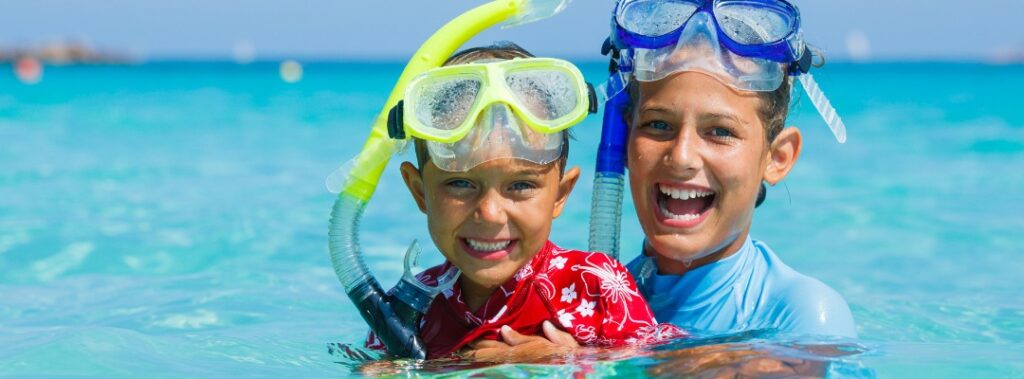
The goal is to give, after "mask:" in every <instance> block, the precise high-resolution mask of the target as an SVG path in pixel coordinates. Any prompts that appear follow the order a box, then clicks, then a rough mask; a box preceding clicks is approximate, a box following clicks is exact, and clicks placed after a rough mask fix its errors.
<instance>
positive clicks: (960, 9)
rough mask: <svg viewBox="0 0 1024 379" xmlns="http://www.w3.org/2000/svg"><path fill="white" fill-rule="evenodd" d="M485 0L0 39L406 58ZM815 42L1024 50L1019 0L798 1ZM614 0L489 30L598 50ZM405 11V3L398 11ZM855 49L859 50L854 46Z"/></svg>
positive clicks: (535, 45) (377, 3) (875, 47)
mask: <svg viewBox="0 0 1024 379" xmlns="http://www.w3.org/2000/svg"><path fill="white" fill-rule="evenodd" d="M482 3H483V1H482V0H429V1H424V0H371V1H351V0H277V1H274V0H247V1H228V0H174V1H171V0H165V1H154V0H100V1H86V0H22V1H14V0H0V47H10V46H25V45H38V44H42V43H45V42H47V41H54V40H66V39H75V40H79V41H85V42H88V43H89V44H91V45H93V46H96V47H101V48H106V49H110V50H117V51H126V52H130V53H132V54H135V55H138V56H141V57H144V58H221V59H223V58H228V57H231V56H232V51H233V49H235V48H237V47H239V46H247V47H251V48H252V50H253V51H254V52H255V55H256V58H257V59H260V58H265V59H277V58H285V57H295V58H329V59H379V58H385V59H397V58H403V57H407V56H408V55H409V54H411V53H412V51H413V50H414V49H415V48H416V47H417V46H418V45H419V43H420V42H422V41H423V40H424V39H425V38H426V37H427V36H428V35H429V34H430V33H431V32H432V31H433V30H434V29H436V28H437V27H438V26H440V25H442V24H443V23H444V22H445V21H447V20H448V19H450V18H452V17H454V16H455V15H457V14H459V13H461V12H462V11H463V10H466V9H469V8H471V7H472V6H475V5H478V4H482ZM796 4H797V5H798V6H799V7H800V8H801V10H802V13H803V17H804V30H805V35H806V36H807V39H808V41H809V42H811V43H813V44H816V45H818V46H820V47H822V48H823V49H824V50H825V51H826V53H827V54H828V56H829V57H834V58H839V59H849V58H851V57H858V58H864V59H874V60H896V59H911V60H924V59H944V60H988V59H992V58H993V57H995V56H998V55H1000V54H1018V55H1019V54H1021V52H1024V27H1022V26H1021V21H1020V20H1019V19H1020V17H1021V15H1024V1H1021V0H980V1H971V2H965V1H949V0H890V1H884V0H856V1H855V0H797V1H796ZM610 7H611V1H610V0H574V2H573V3H572V4H571V5H570V7H569V9H568V10H566V11H565V12H564V13H562V14H560V15H559V16H557V17H556V18H552V19H548V20H545V21H542V22H539V23H536V24H530V25H526V26H522V27H519V28H515V29H507V30H497V31H489V32H488V33H485V34H484V35H482V36H480V37H479V38H477V39H476V41H474V42H476V43H478V44H479V43H489V42H492V41H494V40H499V39H507V40H513V41H515V42H517V43H520V44H521V45H523V46H524V47H526V48H527V49H530V50H532V51H534V52H535V53H538V54H543V55H553V56H560V57H566V58H574V59H587V58H593V59H598V58H599V56H598V55H597V54H598V53H597V51H598V49H599V47H600V43H601V41H602V40H603V38H604V36H605V35H606V34H607V30H608V26H607V25H608V20H609V14H608V13H609V9H610ZM397 9H401V11H396V10H397ZM851 54H852V55H851Z"/></svg>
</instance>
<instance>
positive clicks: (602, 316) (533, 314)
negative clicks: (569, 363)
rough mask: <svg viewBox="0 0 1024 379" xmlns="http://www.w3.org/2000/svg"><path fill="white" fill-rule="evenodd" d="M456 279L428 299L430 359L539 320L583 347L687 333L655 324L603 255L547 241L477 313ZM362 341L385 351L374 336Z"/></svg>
mask: <svg viewBox="0 0 1024 379" xmlns="http://www.w3.org/2000/svg"><path fill="white" fill-rule="evenodd" d="M449 267H451V263H449V262H445V263H444V264H442V265H440V266H435V267H432V268H430V269H428V270H426V271H424V272H423V273H421V274H420V275H419V279H420V280H422V281H423V282H424V283H426V284H429V285H435V284H436V283H437V276H438V275H440V274H443V273H444V272H445V271H447V270H448V268H449ZM462 280H463V278H459V281H460V282H461V281H462ZM460 282H456V283H455V285H454V286H452V289H450V290H448V291H445V292H443V293H442V294H441V295H439V296H438V297H437V298H436V299H434V302H433V303H431V304H430V308H429V309H428V310H427V313H426V314H425V315H424V316H423V320H422V321H421V322H420V336H421V337H422V338H423V341H424V343H425V344H426V345H427V355H428V357H429V358H431V359H433V358H439V357H444V356H448V355H450V354H452V353H454V352H456V351H458V350H459V349H461V348H462V347H464V346H466V344H468V343H470V342H473V341H476V340H479V339H481V338H484V339H490V340H500V339H501V337H500V335H499V334H498V331H499V329H500V328H501V326H502V325H508V326H509V327H511V328H512V329H514V330H516V331H518V332H519V333H522V334H525V335H542V334H543V332H542V331H541V324H542V323H543V322H544V321H551V322H552V323H554V324H556V325H560V326H561V328H562V329H563V330H565V331H567V332H568V333H570V334H572V336H573V337H575V338H576V341H577V342H579V343H580V344H581V345H586V346H609V347H611V346H622V345H642V344H648V343H654V342H660V341H664V340H667V339H671V338H676V337H682V336H685V335H686V333H685V332H683V331H682V330H681V329H679V328H677V327H675V326H673V325H671V324H658V322H657V321H656V320H655V319H654V314H653V313H652V312H651V309H650V308H649V307H648V306H647V302H646V301H645V300H644V298H643V297H642V296H641V295H640V292H639V291H637V288H636V283H634V282H633V277H632V276H630V274H629V272H628V271H626V268H625V267H623V266H622V264H621V263H619V262H618V261H616V260H615V259H612V258H611V257H609V256H607V255H605V254H602V253H588V252H583V251H579V250H565V249H562V248H560V247H558V246H555V245H554V244H553V243H551V242H550V241H549V242H547V244H545V245H544V247H543V248H541V251H540V252H538V253H537V255H535V256H534V257H533V259H532V260H531V261H530V263H529V264H526V265H524V266H523V267H522V268H520V269H519V271H517V272H516V274H515V275H514V276H513V277H512V278H511V279H509V280H508V281H507V282H505V284H503V285H502V286H501V287H499V288H498V289H497V290H495V291H494V293H492V294H491V297H490V298H488V299H487V301H486V302H485V303H484V305H483V306H481V307H480V309H477V310H476V312H473V311H470V310H469V308H468V307H467V306H466V303H464V302H463V300H462V291H461V289H460V288H461V287H460ZM366 346H367V347H369V348H373V349H380V350H383V349H384V345H383V343H381V341H380V340H378V339H377V338H376V336H375V335H374V334H373V333H370V336H369V337H368V338H367V341H366Z"/></svg>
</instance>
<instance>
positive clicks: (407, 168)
mask: <svg viewBox="0 0 1024 379" xmlns="http://www.w3.org/2000/svg"><path fill="white" fill-rule="evenodd" d="M401 170H402V180H404V181H405V186H406V187H408V188H409V193H410V194H412V198H413V199H414V200H416V206H418V207H420V212H423V213H427V203H426V202H425V201H424V198H425V196H426V194H425V193H424V192H423V176H422V175H420V170H417V169H416V166H413V165H412V163H409V162H402V167H401Z"/></svg>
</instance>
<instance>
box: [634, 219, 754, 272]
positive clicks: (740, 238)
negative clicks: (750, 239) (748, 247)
mask: <svg viewBox="0 0 1024 379" xmlns="http://www.w3.org/2000/svg"><path fill="white" fill-rule="evenodd" d="M748 231H749V227H748V228H747V229H745V230H743V232H742V233H740V234H739V235H737V236H736V237H735V238H733V239H731V240H726V241H724V242H723V243H722V245H720V246H718V247H715V248H712V251H713V252H712V253H711V254H708V255H706V256H703V257H700V258H697V259H695V260H677V259H672V258H669V257H668V256H666V255H665V254H661V253H659V252H658V251H657V250H655V249H654V247H653V246H651V245H650V242H647V241H644V255H647V256H649V257H652V258H653V259H654V264H655V265H656V266H658V274H660V275H684V274H686V273H687V272H690V271H692V270H695V269H697V268H698V267H701V266H704V265H707V264H709V263H713V262H718V261H720V260H723V259H725V258H728V257H731V256H732V255H733V254H736V252H738V251H740V249H741V248H742V247H743V243H744V242H746V241H747V233H748ZM698 254H699V253H698Z"/></svg>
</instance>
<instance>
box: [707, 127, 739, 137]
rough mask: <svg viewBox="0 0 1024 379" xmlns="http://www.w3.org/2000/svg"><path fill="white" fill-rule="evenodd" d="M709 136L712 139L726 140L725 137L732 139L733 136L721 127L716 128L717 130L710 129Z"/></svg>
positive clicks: (729, 131)
mask: <svg viewBox="0 0 1024 379" xmlns="http://www.w3.org/2000/svg"><path fill="white" fill-rule="evenodd" d="M711 136H712V137H719V138H727V137H733V136H734V135H733V134H732V131H731V130H729V129H726V128H722V127H718V128H713V129H711Z"/></svg>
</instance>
